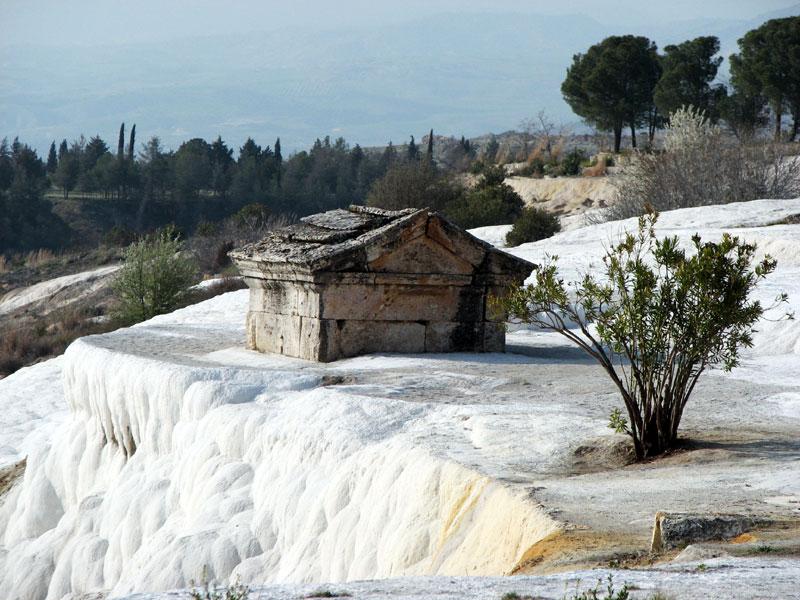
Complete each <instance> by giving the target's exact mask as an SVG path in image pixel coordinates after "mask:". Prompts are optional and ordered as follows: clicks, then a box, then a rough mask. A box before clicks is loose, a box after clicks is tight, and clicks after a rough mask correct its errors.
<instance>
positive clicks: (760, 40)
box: [730, 17, 800, 141]
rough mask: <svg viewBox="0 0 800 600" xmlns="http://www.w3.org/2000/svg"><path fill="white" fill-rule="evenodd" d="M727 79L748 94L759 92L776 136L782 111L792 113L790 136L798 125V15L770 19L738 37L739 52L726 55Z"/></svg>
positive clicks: (799, 37)
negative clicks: (727, 56) (769, 110)
mask: <svg viewBox="0 0 800 600" xmlns="http://www.w3.org/2000/svg"><path fill="white" fill-rule="evenodd" d="M730 63H731V82H732V83H733V86H734V88H735V89H736V91H737V92H741V93H743V94H745V95H746V96H748V97H757V96H763V97H764V98H766V100H767V102H768V103H769V106H770V108H771V110H772V115H773V118H774V121H775V129H774V138H775V140H776V141H778V140H780V137H781V131H782V128H783V114H784V112H785V111H786V109H787V108H789V110H790V111H791V112H792V114H793V116H794V123H793V125H792V139H794V138H795V137H796V135H797V132H798V129H799V128H800V69H798V67H800V17H788V18H785V19H772V20H770V21H767V22H766V23H764V24H763V25H761V26H760V27H758V28H756V29H753V30H751V31H748V32H747V33H746V34H745V35H744V37H742V38H741V39H739V53H738V54H733V55H731V57H730Z"/></svg>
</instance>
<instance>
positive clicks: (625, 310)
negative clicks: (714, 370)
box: [494, 213, 790, 459]
mask: <svg viewBox="0 0 800 600" xmlns="http://www.w3.org/2000/svg"><path fill="white" fill-rule="evenodd" d="M656 220H657V215H656V214H655V213H653V214H650V215H647V216H643V217H641V218H640V219H639V228H638V232H633V233H631V232H629V233H627V234H626V235H625V236H624V237H623V239H622V240H620V241H619V242H618V243H617V244H615V245H612V246H611V247H610V248H609V249H608V250H607V252H606V254H605V255H604V256H603V265H602V268H600V269H598V270H592V272H590V273H587V274H586V275H584V276H583V277H582V279H580V280H579V281H576V282H572V283H568V284H566V283H564V280H563V279H562V278H561V277H560V276H559V271H558V264H557V257H551V258H548V259H547V260H546V261H545V262H544V263H543V264H541V265H539V266H538V267H537V269H536V271H535V283H533V284H531V285H528V286H527V287H522V288H517V289H514V290H511V291H510V292H509V293H508V294H507V295H506V296H504V297H503V298H499V299H495V301H494V302H495V305H496V306H497V307H498V308H499V309H501V310H503V311H505V312H506V313H507V314H508V315H509V316H510V317H511V318H512V319H517V320H519V321H522V322H524V323H530V324H533V325H536V326H539V327H541V328H543V329H545V330H550V331H555V332H557V333H559V334H561V335H563V336H564V337H566V338H567V339H568V340H570V341H571V342H573V343H574V344H576V345H577V346H578V347H580V348H581V349H582V350H583V351H584V352H586V353H587V354H588V355H589V356H591V357H592V358H594V359H595V360H596V361H597V362H598V363H599V364H600V365H601V366H602V367H603V369H604V370H605V371H606V373H607V374H608V376H609V377H610V378H611V380H612V381H613V382H614V384H615V385H616V387H617V389H618V390H619V393H620V394H621V396H622V400H623V402H624V405H625V412H624V413H623V412H622V411H620V410H619V409H615V410H614V411H613V412H612V414H611V423H610V425H611V427H612V428H614V429H615V430H617V431H618V432H620V433H627V434H629V435H630V436H631V438H632V439H633V444H634V449H635V452H636V456H637V458H639V459H643V458H646V457H652V456H656V455H658V454H661V453H663V452H664V451H666V450H667V449H669V448H670V447H671V446H673V445H674V443H675V441H676V439H677V435H678V426H679V425H680V421H681V417H682V416H683V412H684V409H685V408H686V403H687V402H688V400H689V397H690V396H691V394H692V392H693V390H694V388H695V385H696V384H697V381H698V379H699V378H700V376H701V375H702V374H703V372H704V371H705V370H706V369H707V368H709V367H712V366H715V365H718V366H721V367H722V368H724V369H726V370H730V369H731V368H733V367H734V366H736V364H737V363H738V360H739V351H740V349H741V348H743V347H748V346H751V345H752V332H753V327H754V325H755V323H756V321H758V319H759V318H761V316H762V315H763V313H764V311H765V310H766V309H765V307H764V306H762V304H761V303H760V302H759V301H757V300H753V299H751V292H752V291H753V289H754V288H755V286H756V285H757V284H758V283H759V282H760V281H761V280H762V279H763V278H764V277H766V276H767V275H768V274H770V273H771V272H772V271H773V270H774V269H775V267H776V261H775V260H773V259H771V258H769V257H766V258H764V259H763V260H760V261H756V260H755V250H756V247H755V246H754V245H753V244H749V243H745V242H743V241H741V240H740V239H739V238H738V237H735V236H731V235H729V234H727V233H726V234H724V235H723V236H722V239H721V241H719V242H703V241H702V240H701V239H700V237H699V236H698V235H695V236H694V237H693V238H692V251H690V252H687V251H686V250H685V249H683V248H681V247H680V245H679V243H678V239H677V237H666V238H663V239H658V238H657V237H656V235H655V232H654V225H655V223H656ZM597 272H599V273H600V274H601V275H599V276H598V275H596V274H595V273H597ZM784 302H786V297H785V295H781V296H780V297H779V298H778V299H777V300H776V305H777V304H781V303H784ZM767 308H769V307H767ZM789 316H790V315H789Z"/></svg>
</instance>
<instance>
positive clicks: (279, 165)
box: [275, 138, 283, 187]
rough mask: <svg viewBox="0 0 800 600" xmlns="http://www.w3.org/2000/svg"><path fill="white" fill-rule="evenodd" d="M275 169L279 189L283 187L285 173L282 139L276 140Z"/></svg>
mask: <svg viewBox="0 0 800 600" xmlns="http://www.w3.org/2000/svg"><path fill="white" fill-rule="evenodd" d="M275 167H276V174H277V181H278V187H280V185H281V172H282V171H283V154H281V138H278V139H276V140H275Z"/></svg>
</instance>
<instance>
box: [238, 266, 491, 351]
mask: <svg viewBox="0 0 800 600" xmlns="http://www.w3.org/2000/svg"><path fill="white" fill-rule="evenodd" d="M340 275H341V274H340ZM341 279H345V280H346V279H347V277H344V278H341V277H340V281H339V282H333V283H324V284H323V283H313V282H301V281H280V280H269V279H267V280H265V279H256V278H249V277H248V278H246V281H247V283H248V285H249V286H251V292H250V307H249V311H248V316H247V331H248V346H249V347H250V348H251V349H255V350H259V351H262V352H274V353H278V354H284V355H287V356H295V357H298V358H304V359H307V360H314V361H322V362H329V361H333V360H337V359H340V358H346V357H349V356H357V355H360V354H367V353H373V352H404V353H418V352H454V351H465V352H501V351H503V350H504V347H505V330H504V324H503V322H502V319H501V320H500V321H493V320H491V316H490V315H486V314H485V308H484V307H485V304H486V297H487V294H488V293H489V291H490V289H489V288H488V287H487V286H485V285H476V284H474V283H473V284H467V285H464V284H465V283H467V282H468V281H469V278H466V279H464V280H463V281H461V280H458V283H459V284H460V285H453V284H452V283H453V282H451V284H450V285H446V284H445V282H442V281H438V282H437V283H436V284H429V285H411V284H404V283H397V282H396V281H392V278H391V277H390V278H387V279H386V280H385V281H381V280H380V279H379V280H378V281H372V282H359V281H358V279H359V278H358V277H351V278H350V279H351V280H352V281H350V282H342V281H341ZM394 279H395V280H396V279H397V278H394ZM491 291H494V288H493V289H492V290H491Z"/></svg>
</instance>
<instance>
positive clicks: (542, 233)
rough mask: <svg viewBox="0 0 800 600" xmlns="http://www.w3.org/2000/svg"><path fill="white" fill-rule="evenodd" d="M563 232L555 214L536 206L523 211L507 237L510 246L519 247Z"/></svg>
mask: <svg viewBox="0 0 800 600" xmlns="http://www.w3.org/2000/svg"><path fill="white" fill-rule="evenodd" d="M559 231H561V222H560V221H559V220H558V217H557V216H555V215H554V214H551V213H549V212H547V211H546V210H544V209H541V208H537V207H535V206H529V207H527V208H525V209H523V210H522V214H521V215H520V216H519V218H518V219H517V220H516V221H514V226H513V227H512V228H511V231H509V232H508V235H506V244H507V245H508V246H519V245H520V244H524V243H526V242H536V241H538V240H543V239H545V238H549V237H552V236H553V235H555V234H556V233H558V232H559Z"/></svg>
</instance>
